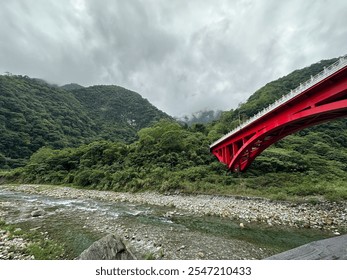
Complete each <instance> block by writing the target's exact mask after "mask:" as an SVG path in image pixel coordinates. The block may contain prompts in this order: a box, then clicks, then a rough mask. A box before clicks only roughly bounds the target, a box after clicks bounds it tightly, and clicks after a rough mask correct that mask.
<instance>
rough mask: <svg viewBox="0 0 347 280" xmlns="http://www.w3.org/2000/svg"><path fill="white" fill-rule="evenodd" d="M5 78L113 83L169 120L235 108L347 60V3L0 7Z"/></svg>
mask: <svg viewBox="0 0 347 280" xmlns="http://www.w3.org/2000/svg"><path fill="white" fill-rule="evenodd" d="M0 7H1V8H0V74H4V73H5V72H10V73H13V74H17V75H28V76H29V77H33V78H42V79H44V80H46V81H48V82H51V83H55V84H58V85H64V84H68V83H78V84H80V85H83V86H91V85H100V84H114V85H119V86H122V87H125V88H127V89H130V90H133V91H136V92H138V93H140V94H141V95H142V96H143V97H144V98H146V99H148V100H149V101H150V102H151V103H152V104H153V105H155V106H156V107H158V108H159V109H160V110H162V111H165V112H166V113H168V114H170V115H171V116H176V117H179V116H183V115H187V114H191V113H194V112H197V111H199V110H210V109H212V110H230V109H233V108H236V107H237V106H238V105H239V104H240V102H245V101H246V100H247V99H248V97H249V96H250V95H251V94H252V93H254V92H255V91H256V90H257V89H259V88H260V87H262V86H264V85H265V84H266V83H268V82H270V81H272V80H275V79H278V78H279V77H282V76H284V75H287V74H289V73H290V72H292V71H293V70H295V69H299V68H303V67H306V66H309V65H311V64H312V63H316V62H318V61H320V60H322V59H329V58H334V57H339V56H342V55H345V54H347V16H346V14H347V1H346V0H333V1H328V0H305V1H303V0H287V1H278V0H189V1H188V0H11V1H9V0H0Z"/></svg>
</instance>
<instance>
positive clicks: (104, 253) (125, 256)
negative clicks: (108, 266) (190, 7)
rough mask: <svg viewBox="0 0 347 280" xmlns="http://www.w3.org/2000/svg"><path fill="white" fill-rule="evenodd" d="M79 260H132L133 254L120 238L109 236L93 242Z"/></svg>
mask: <svg viewBox="0 0 347 280" xmlns="http://www.w3.org/2000/svg"><path fill="white" fill-rule="evenodd" d="M77 259H79V260H134V259H136V258H135V256H134V254H133V253H131V252H130V250H129V249H128V248H127V247H126V246H125V245H124V243H123V241H122V240H121V238H120V237H118V236H116V235H114V234H109V235H106V236H105V237H103V238H101V239H100V240H98V241H95V242H94V243H93V244H92V245H91V246H90V247H89V248H88V249H86V250H84V251H83V252H82V253H81V255H80V256H79V257H78V258H77Z"/></svg>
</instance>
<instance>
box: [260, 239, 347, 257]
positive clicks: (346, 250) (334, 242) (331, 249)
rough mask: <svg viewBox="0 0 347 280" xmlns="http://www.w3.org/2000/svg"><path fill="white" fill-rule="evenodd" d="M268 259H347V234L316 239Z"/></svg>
mask: <svg viewBox="0 0 347 280" xmlns="http://www.w3.org/2000/svg"><path fill="white" fill-rule="evenodd" d="M267 260H347V234H345V235H342V236H339V237H332V238H328V239H323V240H319V241H314V242H311V243H308V244H306V245H302V246H300V247H297V248H294V249H292V250H289V251H286V252H283V253H280V254H277V255H274V256H271V257H269V258H267Z"/></svg>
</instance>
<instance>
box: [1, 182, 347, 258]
mask: <svg viewBox="0 0 347 280" xmlns="http://www.w3.org/2000/svg"><path fill="white" fill-rule="evenodd" d="M346 209H347V207H346V203H345V202H340V203H337V202H327V201H323V202H320V203H316V204H310V203H293V202H279V201H270V200H267V199H261V198H247V197H223V196H211V195H195V196H194V195H189V196H188V195H163V194H158V193H153V192H144V193H115V192H109V191H95V190H82V189H75V188H69V187H61V186H59V187H58V186H39V185H19V186H0V219H4V220H5V221H6V222H7V223H11V224H15V225H16V226H18V227H20V228H22V229H24V230H28V231H30V230H38V231H40V232H42V234H43V235H45V238H51V239H53V240H58V241H59V242H63V243H64V244H65V246H66V251H67V254H66V255H65V256H64V258H67V259H74V258H76V257H77V256H78V255H79V254H80V253H81V252H82V251H83V250H84V249H86V248H87V247H88V246H90V245H91V244H92V242H94V241H95V240H97V239H99V238H101V237H103V236H105V235H107V234H108V233H114V234H117V235H119V236H120V237H121V238H123V239H124V240H125V241H126V242H127V244H128V245H129V246H130V247H131V248H132V251H133V252H135V253H136V256H137V257H138V258H140V259H145V258H155V259H263V258H266V257H268V256H271V255H273V254H276V253H279V252H281V251H285V250H288V249H290V248H293V247H296V246H300V245H302V244H305V243H308V242H310V241H313V240H318V239H322V238H326V237H330V236H334V235H339V234H342V233H345V232H346V231H347V222H346V218H347V217H346ZM34 211H39V212H40V211H41V212H40V213H39V214H40V215H37V216H34V215H32V214H33V212H34ZM23 242H24V241H23ZM0 250H1V247H0ZM0 255H1V252H0Z"/></svg>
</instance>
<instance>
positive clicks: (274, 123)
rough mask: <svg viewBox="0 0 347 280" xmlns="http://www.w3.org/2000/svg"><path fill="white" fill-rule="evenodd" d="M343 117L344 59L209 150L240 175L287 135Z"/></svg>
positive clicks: (346, 103) (346, 96)
mask: <svg viewBox="0 0 347 280" xmlns="http://www.w3.org/2000/svg"><path fill="white" fill-rule="evenodd" d="M343 117H347V58H346V57H343V58H341V59H340V60H338V61H337V62H336V63H334V64H333V65H331V66H330V67H328V68H327V69H325V70H324V71H323V72H321V73H319V74H318V75H317V76H315V77H313V78H311V79H310V80H309V81H307V82H306V83H304V84H303V85H300V87H299V88H297V89H295V90H294V91H291V92H290V93H289V94H288V95H286V96H284V97H283V98H282V99H280V100H278V101H276V102H275V103H274V104H272V105H270V106H269V107H268V108H267V109H266V110H263V111H262V112H260V113H258V114H257V115H256V116H254V117H253V118H252V119H251V120H249V121H247V122H246V123H245V124H243V125H241V127H238V128H236V129H235V130H233V131H231V132H229V133H228V134H226V135H225V136H223V137H222V138H220V139H219V140H217V141H216V142H215V143H213V144H212V145H211V146H210V150H211V152H212V153H213V154H214V155H215V156H216V157H217V158H218V160H219V161H221V162H222V163H224V164H226V165H227V166H228V168H229V169H230V170H231V171H233V172H242V171H245V170H246V169H247V168H248V167H249V166H250V164H251V163H252V162H253V161H254V159H255V158H256V157H257V156H258V155H259V154H260V153H261V152H262V151H264V150H265V149H266V148H268V147H269V146H270V145H272V144H273V143H275V142H277V141H279V140H281V139H282V138H284V137H286V136H287V135H290V134H293V133H295V132H297V131H299V130H302V129H304V128H307V127H310V126H314V125H317V124H320V123H324V122H328V121H331V120H334V119H337V118H343Z"/></svg>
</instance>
